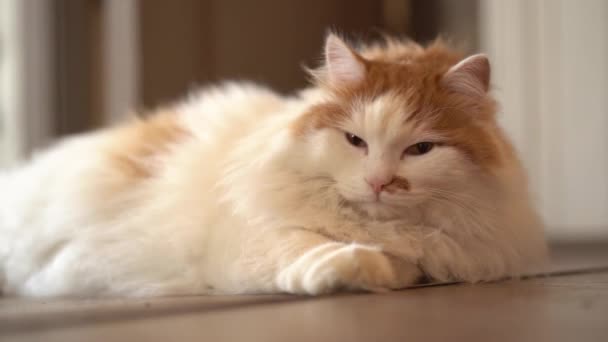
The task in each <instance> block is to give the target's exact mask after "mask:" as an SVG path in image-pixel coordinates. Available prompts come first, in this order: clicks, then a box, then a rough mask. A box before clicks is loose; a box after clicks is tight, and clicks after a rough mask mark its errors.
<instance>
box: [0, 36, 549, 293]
mask: <svg viewBox="0 0 608 342" xmlns="http://www.w3.org/2000/svg"><path fill="white" fill-rule="evenodd" d="M324 56H325V60H324V63H323V66H321V67H320V68H317V69H315V70H310V74H311V79H312V82H311V83H312V85H311V86H310V87H309V88H307V89H304V90H302V91H300V92H298V93H296V94H295V95H292V96H281V95H278V94H277V93H275V92H273V91H271V90H269V89H267V88H264V87H261V86H258V85H254V84H251V83H245V82H232V83H225V84H222V85H219V86H215V87H210V88H207V89H203V90H202V91H199V92H197V93H193V94H191V95H190V96H189V97H188V98H187V99H185V100H183V101H182V102H179V103H175V104H172V105H168V106H165V107H161V108H158V109H156V110H154V111H153V113H151V115H149V116H146V118H143V119H133V120H132V121H131V122H129V123H125V124H123V125H120V126H117V127H113V128H108V129H105V130H100V131H97V132H92V133H87V134H83V135H78V136H74V137H70V138H67V139H65V140H63V141H61V142H59V143H57V144H56V145H55V146H54V147H52V148H50V149H48V150H46V151H43V152H41V153H38V154H37V155H35V156H34V157H33V158H32V160H31V161H29V162H27V163H24V164H23V165H20V166H17V167H15V168H13V169H11V170H7V171H5V172H4V173H3V175H2V177H1V178H0V183H1V184H2V189H3V192H2V195H1V197H0V203H1V206H0V210H1V211H0V281H1V286H2V291H3V293H4V294H5V295H14V296H33V297H53V296H75V297H100V296H125V297H128V296H170V295H196V294H260V293H293V294H307V295H318V294H326V293H332V292H335V291H341V290H357V291H358V290H363V291H388V290H392V289H400V288H404V287H407V286H410V285H413V284H416V283H417V282H418V281H420V279H423V278H426V279H432V280H435V281H463V282H480V281H490V280H496V279H501V278H505V277H517V276H520V275H522V274H524V273H526V272H529V271H530V270H532V269H534V268H535V267H541V266H542V264H543V263H544V261H545V259H546V255H547V248H546V243H545V238H544V234H543V224H542V221H541V220H540V218H539V217H538V215H537V213H536V211H535V210H534V208H533V205H532V204H531V200H530V196H529V194H528V189H527V185H526V175H525V172H524V169H523V168H522V166H521V164H520V161H519V160H518V157H517V155H516V153H515V151H514V149H513V148H512V147H511V145H510V143H509V141H508V139H507V138H506V137H505V135H504V133H503V132H502V130H501V129H500V127H499V125H498V124H497V121H496V111H497V104H496V101H495V100H494V98H493V97H492V95H491V92H490V89H489V88H490V65H489V62H488V58H487V57H486V56H485V55H482V54H477V55H473V56H470V57H467V58H463V56H462V55H460V54H459V53H458V52H456V51H453V50H451V49H450V48H449V47H448V46H447V45H446V44H444V43H442V42H441V41H435V42H434V43H431V44H429V45H427V46H425V47H424V46H421V45H418V44H416V43H414V42H410V41H403V40H398V39H392V38H387V39H386V41H384V42H382V43H376V44H368V45H361V46H359V47H358V48H357V47H355V46H354V45H352V44H349V43H348V42H346V41H345V40H344V39H342V38H340V37H339V36H338V35H336V34H333V33H332V34H329V35H328V36H327V37H326V41H325V54H324Z"/></svg>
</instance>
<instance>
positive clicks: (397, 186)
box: [386, 176, 410, 193]
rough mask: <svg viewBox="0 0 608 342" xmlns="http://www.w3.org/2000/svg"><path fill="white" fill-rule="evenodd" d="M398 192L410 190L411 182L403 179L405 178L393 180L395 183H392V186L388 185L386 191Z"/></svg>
mask: <svg viewBox="0 0 608 342" xmlns="http://www.w3.org/2000/svg"><path fill="white" fill-rule="evenodd" d="M397 190H406V191H408V190H410V182H409V181H408V180H407V179H405V178H403V177H398V176H397V177H395V178H393V181H392V182H390V184H388V185H387V186H386V191H387V192H388V193H393V192H396V191H397Z"/></svg>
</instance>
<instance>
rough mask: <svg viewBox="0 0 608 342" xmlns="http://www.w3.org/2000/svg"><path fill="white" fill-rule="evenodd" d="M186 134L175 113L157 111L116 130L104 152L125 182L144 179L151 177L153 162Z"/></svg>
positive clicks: (153, 169)
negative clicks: (126, 180)
mask: <svg viewBox="0 0 608 342" xmlns="http://www.w3.org/2000/svg"><path fill="white" fill-rule="evenodd" d="M186 135H187V132H186V131H185V130H184V128H183V127H182V126H181V125H180V124H179V123H178V121H177V116H176V113H174V112H172V111H159V112H158V113H156V114H154V115H152V116H150V117H149V118H145V119H136V120H135V121H133V122H132V123H131V124H129V125H126V126H122V127H119V128H117V129H116V130H115V131H114V132H112V136H111V138H110V140H109V144H108V145H107V146H106V153H107V156H108V158H109V160H110V162H111V163H112V164H113V165H114V166H115V167H116V169H118V170H120V172H121V174H122V175H124V176H125V177H126V178H127V179H130V180H138V179H144V178H148V177H151V176H153V174H154V171H155V168H154V166H153V165H154V161H155V159H156V158H158V157H159V156H161V155H162V154H165V153H167V150H168V148H169V147H170V146H171V145H172V144H175V143H176V142H178V141H179V140H180V139H183V138H184V137H185V136H186Z"/></svg>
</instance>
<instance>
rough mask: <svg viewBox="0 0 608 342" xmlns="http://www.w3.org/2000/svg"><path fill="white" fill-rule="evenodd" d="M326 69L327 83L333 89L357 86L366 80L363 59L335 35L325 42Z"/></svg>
mask: <svg viewBox="0 0 608 342" xmlns="http://www.w3.org/2000/svg"><path fill="white" fill-rule="evenodd" d="M325 67H326V68H327V81H328V82H329V84H330V85H331V86H333V87H341V86H352V85H356V84H357V83H360V82H362V81H363V79H364V78H365V73H366V65H365V60H364V59H363V57H361V56H359V55H358V54H357V53H356V52H355V51H353V49H351V48H350V46H348V45H347V44H346V43H345V42H344V41H343V40H342V39H340V38H338V36H336V35H335V34H333V33H331V34H329V36H327V39H326V41H325Z"/></svg>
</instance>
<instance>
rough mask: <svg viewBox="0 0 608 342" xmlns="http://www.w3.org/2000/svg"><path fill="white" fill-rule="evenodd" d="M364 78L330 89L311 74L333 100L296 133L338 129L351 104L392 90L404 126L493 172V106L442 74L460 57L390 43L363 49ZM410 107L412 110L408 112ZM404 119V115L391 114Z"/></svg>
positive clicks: (440, 48) (319, 74) (442, 49)
mask: <svg viewBox="0 0 608 342" xmlns="http://www.w3.org/2000/svg"><path fill="white" fill-rule="evenodd" d="M360 54H361V56H362V57H363V58H365V61H364V62H365V67H366V71H367V73H366V77H365V79H364V80H363V81H362V82H361V83H359V84H355V85H352V86H349V87H341V88H332V87H331V86H330V85H329V84H328V83H327V82H325V81H324V72H325V70H324V69H323V68H321V69H320V70H318V71H313V76H314V77H315V78H316V80H317V83H318V86H320V87H322V88H324V89H325V90H326V91H328V92H329V93H330V94H332V95H333V99H332V100H331V101H329V102H328V103H324V104H321V105H318V106H315V107H312V108H311V109H310V110H309V111H308V112H307V113H305V115H303V116H302V117H301V118H300V120H298V121H297V122H296V123H295V125H294V127H293V128H294V131H295V132H296V134H302V133H303V132H307V131H310V130H313V129H319V128H327V127H337V126H338V123H339V121H340V120H344V119H345V118H347V117H348V115H350V113H349V112H348V111H349V108H350V104H351V103H353V101H355V100H359V101H361V100H363V101H366V100H370V101H371V100H373V99H374V98H376V97H377V96H379V95H382V94H386V93H388V92H390V93H391V94H395V96H398V97H402V98H403V100H404V103H407V107H408V109H409V110H410V112H409V113H408V114H409V116H408V117H404V120H403V121H404V122H409V123H412V122H413V123H414V125H424V126H425V127H427V128H428V129H430V130H432V131H435V132H437V133H439V134H440V135H441V136H444V137H446V139H447V140H446V141H443V142H442V143H444V144H446V145H451V146H454V147H456V148H459V149H460V150H462V151H463V152H464V153H465V154H466V155H467V156H469V157H470V159H471V160H473V161H474V162H475V163H477V164H478V165H480V166H482V167H484V168H491V167H492V166H495V165H497V164H499V163H500V151H499V146H498V145H499V140H501V138H500V137H499V136H497V134H499V131H500V130H499V129H498V127H497V124H496V122H495V116H494V114H495V111H496V104H495V101H494V99H493V98H492V97H491V96H490V95H489V94H488V95H486V96H484V97H482V98H471V97H470V96H465V95H463V94H459V93H455V92H453V91H450V90H448V89H446V87H445V86H444V85H442V84H441V79H442V77H443V75H444V74H445V73H446V72H447V71H448V70H449V69H450V67H452V66H453V65H455V64H456V63H458V62H459V61H460V60H461V59H462V55H461V54H460V53H458V52H456V51H453V50H450V49H449V48H448V47H447V46H445V45H444V44H443V43H442V42H441V41H436V42H435V43H433V44H431V45H430V46H428V47H426V48H423V47H421V46H419V45H417V44H414V43H411V42H399V41H396V40H389V41H388V42H387V43H386V45H376V46H371V47H367V48H364V49H362V50H361V51H360ZM412 109H413V111H412ZM395 114H398V115H402V113H395Z"/></svg>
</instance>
